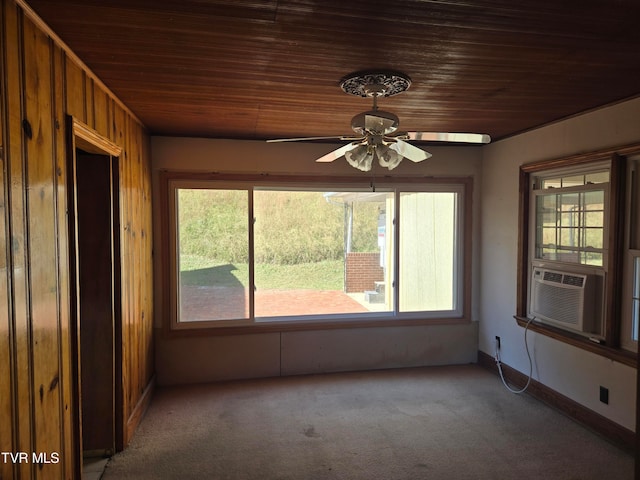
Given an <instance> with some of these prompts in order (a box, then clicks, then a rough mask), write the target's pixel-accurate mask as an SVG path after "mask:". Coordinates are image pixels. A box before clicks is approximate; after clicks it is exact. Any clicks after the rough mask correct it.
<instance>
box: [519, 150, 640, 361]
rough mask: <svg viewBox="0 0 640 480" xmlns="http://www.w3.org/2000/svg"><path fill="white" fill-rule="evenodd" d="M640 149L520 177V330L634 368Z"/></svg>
mask: <svg viewBox="0 0 640 480" xmlns="http://www.w3.org/2000/svg"><path fill="white" fill-rule="evenodd" d="M639 149H640V146H630V147H625V148H624V149H621V151H620V152H618V151H615V150H608V151H602V152H594V153H593V154H585V155H580V156H576V157H569V158H567V159H558V160H551V161H543V162H535V163H531V164H526V165H522V166H521V168H520V219H521V224H520V241H519V252H520V263H519V271H518V298H517V312H516V319H517V321H518V323H519V324H520V325H521V326H525V325H529V326H530V328H532V329H533V330H535V331H538V332H540V333H543V334H546V335H549V336H551V337H553V338H556V339H558V340H561V341H564V342H567V343H571V344H573V345H576V346H579V347H582V348H584V349H587V350H591V351H594V352H597V353H600V354H602V355H606V356H609V357H610V358H615V359H617V360H620V361H623V362H627V363H630V362H633V361H634V360H633V359H632V356H631V353H630V352H633V351H635V350H637V338H638V312H639V309H640V307H639V306H638V305H639V300H638V291H639V290H638V288H640V287H638V284H640V277H639V276H640V273H638V269H640V263H639V262H640V261H639V260H638V250H637V248H638V239H639V238H640V234H639V233H638V232H639V231H640V227H639V225H640V222H639V220H638V208H637V204H638V201H639V200H640V196H639V195H640V194H639V193H638V188H637V186H636V183H637V180H636V173H635V172H636V170H637V165H638V162H639V160H638V159H637V155H638V153H639V152H638V150H639ZM632 155H636V157H635V158H634V157H633V156H632ZM530 320H531V321H533V323H530V322H529V321H530ZM630 364H631V363H630Z"/></svg>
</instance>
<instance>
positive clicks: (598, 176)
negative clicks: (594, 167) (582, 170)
mask: <svg viewBox="0 0 640 480" xmlns="http://www.w3.org/2000/svg"><path fill="white" fill-rule="evenodd" d="M608 181H609V172H596V173H588V174H587V175H585V182H586V183H607V182H608Z"/></svg>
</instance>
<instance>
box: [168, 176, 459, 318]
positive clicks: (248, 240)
mask: <svg viewBox="0 0 640 480" xmlns="http://www.w3.org/2000/svg"><path fill="white" fill-rule="evenodd" d="M469 187H470V181H469V180H467V179H461V180H454V179H451V180H446V181H444V180H440V181H437V182H424V181H422V182H416V181H415V180H411V181H408V182H403V181H402V180H400V181H394V182H391V181H384V182H379V183H378V185H376V187H375V188H372V187H371V186H369V185H367V186H366V187H363V186H362V185H358V184H357V183H355V182H354V181H353V179H351V180H348V181H347V180H345V179H336V181H334V182H332V181H330V180H329V181H327V180H326V179H324V180H322V181H320V180H317V181H315V180H314V181H309V180H305V181H301V180H299V179H295V178H291V179H290V178H288V177H279V178H275V179H274V178H270V179H268V181H265V180H264V179H262V178H260V177H241V178H238V177H225V176H216V177H214V178H204V179H203V178H202V177H198V176H195V175H193V174H178V173H171V172H164V173H163V182H162V188H163V189H164V191H163V195H164V197H165V198H166V206H167V216H166V218H165V225H166V242H165V245H166V248H167V251H168V252H169V255H168V256H167V261H166V262H165V267H166V268H168V269H169V278H170V282H169V283H168V284H167V285H168V290H169V291H168V294H169V295H168V301H167V305H168V307H169V311H170V317H171V322H170V323H171V328H172V329H174V330H175V329H194V328H209V327H243V326H244V327H255V326H257V325H262V326H267V325H271V326H273V325H274V324H285V325H287V326H289V327H292V326H293V327H295V325H299V324H305V325H308V324H309V323H320V324H322V323H327V324H331V325H332V326H336V325H340V324H345V325H352V324H354V323H356V324H357V323H359V322H378V323H377V324H379V323H380V322H382V323H385V322H391V323H393V322H396V321H398V320H402V321H404V322H409V323H411V322H424V321H430V320H433V319H464V318H465V315H466V314H467V312H468V307H469V306H468V305H467V303H466V302H468V299H469V298H470V296H469V295H468V293H469V292H468V289H469V286H468V285H466V284H465V279H466V278H469V275H468V274H467V270H466V268H467V267H466V266H465V265H466V264H465V254H468V253H467V252H468V250H469V239H468V235H469V234H470V232H468V231H466V228H465V227H466V225H467V224H468V221H467V215H469V214H470V212H467V210H468V206H467V205H468V203H467V200H468V198H467V196H468V195H470V192H469Z"/></svg>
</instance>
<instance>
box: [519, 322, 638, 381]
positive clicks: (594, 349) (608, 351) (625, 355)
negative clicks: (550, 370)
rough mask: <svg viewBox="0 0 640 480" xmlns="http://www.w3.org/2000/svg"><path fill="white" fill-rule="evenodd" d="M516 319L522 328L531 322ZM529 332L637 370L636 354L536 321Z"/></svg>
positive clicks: (530, 324) (530, 326)
mask: <svg viewBox="0 0 640 480" xmlns="http://www.w3.org/2000/svg"><path fill="white" fill-rule="evenodd" d="M514 318H515V319H516V322H517V323H518V325H520V326H521V327H526V326H527V323H528V322H529V319H528V318H525V317H519V316H517V315H516V316H514ZM529 330H531V331H533V332H536V333H539V334H541V335H546V336H547V337H551V338H554V339H556V340H558V341H560V342H563V343H567V344H569V345H573V346H574V347H577V348H581V349H582V350H586V351H588V352H591V353H595V354H597V355H601V356H603V357H606V358H608V359H610V360H613V361H615V362H619V363H622V364H624V365H628V366H629V367H633V368H636V366H637V355H636V354H635V353H633V352H628V351H626V350H621V349H618V348H612V347H608V346H606V345H601V344H598V343H594V342H592V341H590V340H588V339H586V338H584V337H582V336H581V335H578V334H577V333H571V332H567V331H566V330H562V329H560V328H556V327H553V326H551V325H546V324H543V323H540V322H537V321H535V320H534V321H532V322H530V323H529Z"/></svg>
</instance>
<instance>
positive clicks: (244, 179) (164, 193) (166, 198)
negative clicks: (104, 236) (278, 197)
mask: <svg viewBox="0 0 640 480" xmlns="http://www.w3.org/2000/svg"><path fill="white" fill-rule="evenodd" d="M159 180H160V182H159V184H160V199H161V200H160V201H161V212H162V213H161V217H162V218H161V229H162V236H161V248H162V251H163V252H164V254H163V257H162V258H163V260H162V270H163V272H165V274H164V275H162V289H163V292H164V294H163V301H162V307H163V327H164V328H163V329H164V331H165V333H167V334H168V335H198V334H206V335H208V334H211V335H220V334H235V333H256V332H262V331H265V332H270V331H291V330H309V329H333V328H353V327H385V326H393V327H397V326H404V325H432V324H456V323H468V322H470V321H471V318H470V315H471V298H472V296H471V264H472V261H471V242H472V229H471V225H472V207H473V205H472V195H473V179H472V177H419V178H416V177H384V178H379V179H375V185H373V183H372V179H371V178H367V179H364V180H363V179H361V178H354V177H338V176H335V177H332V176H322V177H319V176H297V175H268V176H265V175H245V174H218V173H202V172H185V171H169V170H163V171H160V172H159ZM181 184H182V185H184V184H189V187H188V188H191V187H192V186H194V185H201V186H205V185H209V186H212V187H215V186H217V188H225V189H226V188H232V187H233V186H235V187H237V188H241V189H246V188H247V187H249V188H250V189H251V190H252V189H253V188H256V189H258V188H261V187H262V188H284V189H286V188H291V189H295V188H296V187H297V188H301V187H302V188H310V189H315V188H317V189H325V188H328V189H329V190H332V189H336V188H337V189H342V190H344V189H349V188H353V189H359V190H362V189H365V188H366V189H368V190H371V189H374V190H375V189H380V190H383V189H396V188H400V189H401V191H402V192H405V191H423V188H422V187H424V186H428V187H429V188H430V189H427V190H424V191H438V190H440V191H457V193H458V194H459V196H458V199H459V200H458V204H459V205H458V210H459V211H458V212H457V217H458V218H457V222H458V232H457V233H456V235H458V236H459V237H460V239H459V241H458V242H457V248H458V250H457V252H456V253H457V258H458V260H457V265H456V267H455V268H456V275H457V276H458V277H459V280H458V282H456V286H455V288H454V290H457V289H461V290H462V291H461V292H457V293H458V295H459V296H458V310H457V311H447V312H444V313H443V312H434V315H429V314H428V313H429V312H427V314H425V312H406V313H402V314H399V312H398V307H397V295H398V290H399V288H398V287H399V286H398V285H396V288H394V291H395V292H394V295H395V296H396V298H395V302H394V310H393V311H392V312H390V314H383V315H380V314H379V312H372V313H371V314H362V313H359V314H344V315H342V314H338V315H336V314H329V315H309V316H304V317H283V318H282V319H278V318H277V317H270V318H268V321H264V319H258V321H256V318H254V317H252V316H251V314H250V315H249V317H250V318H249V319H248V320H247V321H245V322H242V321H237V320H230V321H222V322H221V321H219V320H216V321H212V322H208V323H207V322H179V321H178V318H177V310H178V303H177V302H178V280H177V262H178V260H177V250H176V247H177V241H176V237H177V232H176V221H177V218H176V212H177V209H176V201H177V200H176V195H175V193H174V192H175V188H176V186H177V185H181ZM398 195H399V193H398ZM249 201H250V200H249ZM395 209H396V211H395V215H396V218H398V217H397V213H398V209H399V204H398V202H395ZM249 217H250V218H253V212H252V211H250V214H249ZM397 230H398V229H397V228H395V229H394V231H395V232H397ZM394 235H397V233H394ZM249 241H250V242H252V241H253V240H252V235H250V240H249ZM249 248H250V250H251V253H250V255H251V256H252V255H253V245H252V244H251V243H250V245H249ZM395 255H396V258H395V261H396V262H397V261H398V258H397V256H398V252H397V250H396V252H395ZM250 263H252V262H250ZM251 268H252V267H250V269H251ZM250 281H253V278H251V280H250ZM396 281H397V279H396ZM251 297H253V296H252V295H251ZM250 302H253V299H252V298H251V300H250ZM252 311H253V310H252Z"/></svg>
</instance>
